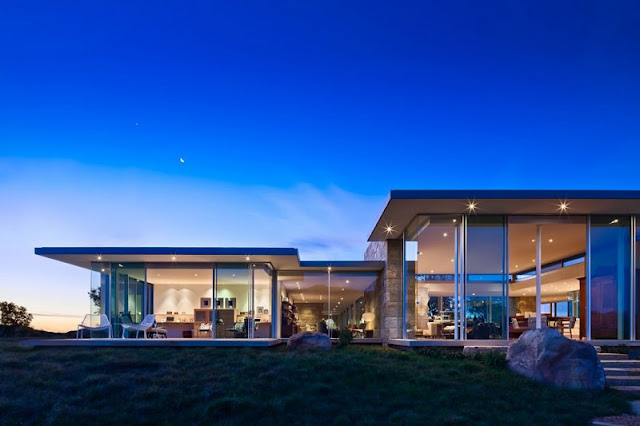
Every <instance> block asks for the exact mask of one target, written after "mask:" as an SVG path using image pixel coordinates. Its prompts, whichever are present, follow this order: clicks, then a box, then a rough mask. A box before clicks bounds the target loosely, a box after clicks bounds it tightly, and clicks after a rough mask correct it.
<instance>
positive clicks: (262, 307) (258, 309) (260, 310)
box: [256, 306, 264, 315]
mask: <svg viewBox="0 0 640 426" xmlns="http://www.w3.org/2000/svg"><path fill="white" fill-rule="evenodd" d="M256 313H257V314H258V315H263V314H264V306H258V308H257V309H256Z"/></svg>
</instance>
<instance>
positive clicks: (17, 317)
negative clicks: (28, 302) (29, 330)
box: [0, 302, 33, 327]
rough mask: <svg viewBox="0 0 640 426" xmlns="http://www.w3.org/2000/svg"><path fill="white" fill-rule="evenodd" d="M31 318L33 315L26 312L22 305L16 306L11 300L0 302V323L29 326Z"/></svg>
mask: <svg viewBox="0 0 640 426" xmlns="http://www.w3.org/2000/svg"><path fill="white" fill-rule="evenodd" d="M32 320H33V315H31V314H30V313H28V312H27V308H25V307H24V306H18V305H16V304H15V303H11V302H0V324H2V325H7V326H23V327H29V324H31V321H32Z"/></svg>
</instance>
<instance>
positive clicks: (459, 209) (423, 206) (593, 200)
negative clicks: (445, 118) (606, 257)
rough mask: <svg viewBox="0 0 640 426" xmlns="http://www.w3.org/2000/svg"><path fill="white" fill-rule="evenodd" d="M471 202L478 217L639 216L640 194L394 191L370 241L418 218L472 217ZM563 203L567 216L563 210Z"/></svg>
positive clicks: (391, 235) (389, 236) (391, 236)
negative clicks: (470, 214)
mask: <svg viewBox="0 0 640 426" xmlns="http://www.w3.org/2000/svg"><path fill="white" fill-rule="evenodd" d="M470 202H473V203H474V204H475V205H476V209H475V211H474V213H475V214H477V215H520V216H526V215H532V216H533V215H536V216H538V215H542V216H552V215H556V216H560V215H562V216H567V215H587V214H604V215H606V214H640V191H635V190H514V189H509V190H492V189H491V190H393V191H391V192H390V193H389V196H388V197H387V202H386V204H385V207H384V210H383V211H382V213H381V214H380V217H379V218H378V220H377V222H376V224H375V226H374V227H373V230H372V231H371V234H370V235H369V241H384V240H387V239H395V238H398V237H400V236H401V235H402V231H403V230H404V229H405V227H406V226H407V225H408V224H409V222H410V221H411V220H412V219H413V218H414V217H415V216H416V215H419V214H465V213H469V203H470ZM563 202H566V203H567V205H568V209H567V211H566V212H563V211H561V210H560V204H561V203H563ZM387 227H391V228H392V231H391V232H387Z"/></svg>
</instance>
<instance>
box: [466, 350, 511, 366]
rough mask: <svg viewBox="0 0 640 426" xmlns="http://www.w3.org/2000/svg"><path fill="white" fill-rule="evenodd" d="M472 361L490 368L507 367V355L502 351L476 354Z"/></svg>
mask: <svg viewBox="0 0 640 426" xmlns="http://www.w3.org/2000/svg"><path fill="white" fill-rule="evenodd" d="M472 359H474V360H475V361H479V362H481V363H483V364H484V365H487V366H489V367H504V366H506V365H507V355H506V354H505V353H504V352H500V351H481V352H476V353H475V354H474V355H473V357H472Z"/></svg>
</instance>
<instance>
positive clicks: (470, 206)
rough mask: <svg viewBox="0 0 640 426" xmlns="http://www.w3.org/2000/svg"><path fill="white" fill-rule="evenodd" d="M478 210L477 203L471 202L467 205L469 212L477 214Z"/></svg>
mask: <svg viewBox="0 0 640 426" xmlns="http://www.w3.org/2000/svg"><path fill="white" fill-rule="evenodd" d="M477 208H478V204H477V203H476V202H475V201H469V202H468V203H467V210H469V211H470V212H475V211H476V209H477Z"/></svg>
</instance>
